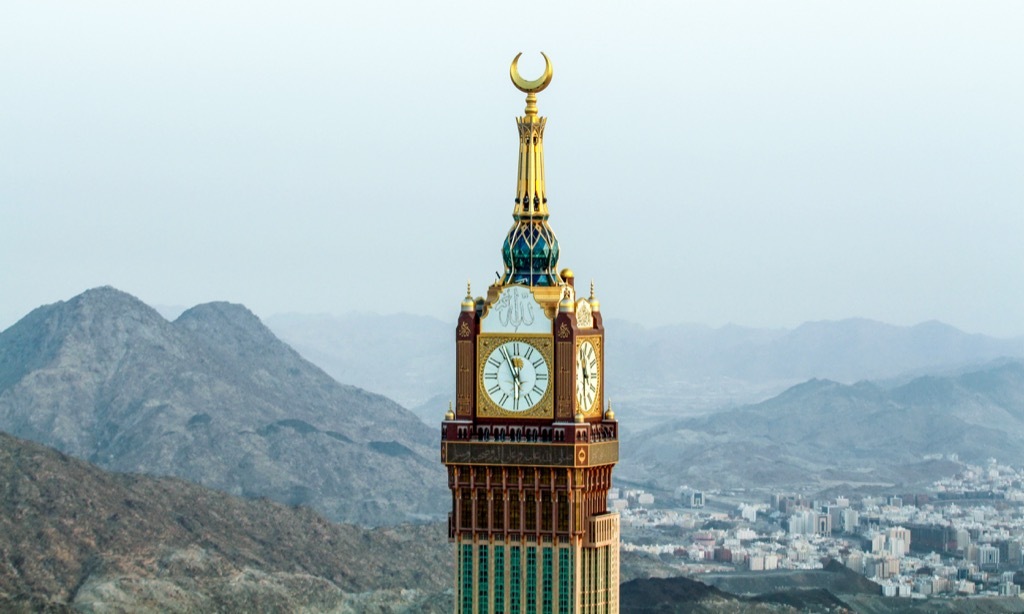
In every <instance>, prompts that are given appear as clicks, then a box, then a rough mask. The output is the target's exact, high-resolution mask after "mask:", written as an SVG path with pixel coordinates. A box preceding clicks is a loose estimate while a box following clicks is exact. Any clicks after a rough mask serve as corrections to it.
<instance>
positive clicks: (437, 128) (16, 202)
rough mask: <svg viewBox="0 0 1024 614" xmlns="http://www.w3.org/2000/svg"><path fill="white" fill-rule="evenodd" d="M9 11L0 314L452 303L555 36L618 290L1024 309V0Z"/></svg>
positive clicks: (603, 282)
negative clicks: (68, 303) (102, 300)
mask: <svg viewBox="0 0 1024 614" xmlns="http://www.w3.org/2000/svg"><path fill="white" fill-rule="evenodd" d="M0 21H2V23H0V74H2V75H3V77H4V79H3V82H4V87H3V88H2V89H0V109H3V113H0V135H2V137H0V141H2V142H3V145H2V146H0V211H2V213H3V216H2V217H3V223H2V224H0V263H3V266H0V287H2V288H3V294H2V296H3V300H2V301H0V329H3V328H6V327H8V326H10V325H11V324H13V323H14V322H15V321H16V320H17V319H18V318H20V317H21V316H23V315H24V314H25V313H27V312H28V311H29V310H31V309H33V308H34V307H36V306H38V305H40V304H43V303H51V302H54V301H58V300H64V299H67V298H69V297H71V296H73V295H75V294H77V293H79V292H81V291H82V290H84V289H85V288H88V287H93V286H99V285H106V284H110V285H113V286H116V287H118V288H120V289H122V290H125V291H127V292H130V293H132V294H134V295H136V296H139V297H140V298H142V299H143V300H145V301H146V302H148V303H150V304H158V305H161V304H162V305H193V304H196V303H199V302H203V301H210V300H229V301H232V302H238V303H244V304H245V305H247V306H248V307H250V308H251V309H253V310H254V311H255V312H256V313H258V314H259V315H261V316H264V317H266V316H269V315H272V314H274V313H281V312H305V313H309V312H330V313H343V312H347V311H351V310H363V311H378V312H384V313H387V312H403V311H404V312H411V313H421V314H427V315H432V316H436V317H441V318H446V319H450V318H453V317H454V316H455V314H456V312H457V310H458V302H459V300H460V299H461V297H462V295H463V293H464V288H465V283H466V280H467V278H468V279H470V280H471V282H472V284H473V289H474V293H475V294H481V293H482V292H483V290H484V288H485V286H486V285H487V284H488V283H490V282H491V281H492V280H493V276H494V273H493V271H494V270H499V269H500V267H501V258H500V253H499V248H500V244H501V241H502V239H503V238H504V233H505V231H506V230H507V228H508V227H509V225H510V223H511V211H512V205H513V203H512V200H513V197H514V179H515V163H516V153H517V136H516V130H515V124H514V121H513V118H514V116H515V115H517V114H521V113H522V108H523V96H522V95H521V94H520V93H519V92H517V91H515V89H514V88H513V87H512V86H511V85H510V83H509V79H508V74H507V71H506V67H507V66H508V63H509V61H511V59H512V57H513V56H514V55H515V54H516V53H518V52H520V51H522V52H524V55H523V58H522V60H521V62H520V68H521V70H522V73H523V74H524V75H526V76H528V77H531V76H534V75H538V74H539V73H540V71H541V69H542V66H543V64H542V59H541V56H540V54H539V52H540V51H544V52H546V53H547V54H548V56H549V57H550V58H551V60H552V62H553V64H554V80H553V83H552V85H551V87H549V88H548V89H547V90H546V91H545V92H543V94H541V95H540V96H539V109H540V113H541V115H544V116H547V117H549V118H550V120H549V123H548V127H547V131H546V133H545V140H546V141H547V142H546V148H545V149H546V163H547V172H548V178H549V181H548V188H549V191H548V195H549V198H550V203H549V205H550V208H551V211H552V217H551V225H552V227H553V228H554V230H555V231H556V232H557V233H558V236H559V240H560V244H561V249H562V254H563V258H562V260H561V262H560V265H561V266H568V267H572V268H573V269H574V270H575V271H576V273H577V275H578V276H579V278H580V279H581V280H582V281H583V282H584V283H586V282H588V281H589V280H590V278H591V277H593V276H594V275H595V274H597V277H596V279H595V281H596V283H597V292H598V296H599V297H600V299H601V302H602V305H603V306H604V309H605V311H606V314H607V315H609V316H614V317H621V318H626V319H631V320H635V321H643V322H647V323H651V324H663V323H670V322H698V323H704V324H709V325H714V326H719V325H723V324H725V323H729V322H734V323H737V324H742V325H751V326H770V327H780V326H794V325H796V324H799V323H800V322H803V321H806V320H819V319H839V318H846V317H854V316H858V317H867V318H872V319H877V320H881V321H885V322H890V323H894V324H914V323H917V322H921V321H925V320H930V319H938V320H942V321H944V322H947V323H949V324H952V325H954V326H957V327H959V328H962V329H964V330H966V331H968V332H979V333H986V334H991V335H998V336H1008V335H1021V334H1024V320H1022V319H1021V317H1020V313H1021V307H1022V306H1024V282H1022V280H1024V247H1022V244H1021V241H1020V237H1021V236H1024V207H1022V206H1021V204H1022V203H1024V180H1022V173H1021V169H1022V168H1024V116H1022V114H1021V112H1020V109H1022V108H1024V82H1022V80H1021V79H1020V75H1021V68H1022V60H1021V58H1024V37H1021V36H1020V33H1021V32H1022V31H1024V5H1022V4H1020V3H1015V2H945V3H933V2H901V3H898V4H897V3H887V2H860V3H856V4H845V5H835V4H831V3H830V4H822V3H813V2H779V3H771V4H770V5H765V4H762V3H753V2H725V3H713V4H711V3H708V4H695V3H678V4H671V5H669V4H661V3H640V4H638V5H636V4H630V5H629V6H628V8H627V7H626V6H625V5H618V4H614V3H593V2H589V3H558V4H551V3H532V2H523V3H516V4H514V5H507V6H504V7H502V8H492V7H484V6H481V5H478V4H473V3H443V4H439V3H428V4H423V3H413V2H384V3H362V4H358V5H355V4H335V3H326V2H300V3H288V4H287V5H284V4H275V3H264V2H259V3H214V4H209V3H198V2H189V3H146V4H124V3H112V2H99V3H89V4H88V5H81V4H71V3H59V2H42V3H39V2H32V3H29V2H17V3H14V4H11V5H9V6H7V7H5V11H4V18H3V19H2V20H0ZM496 110H497V111H496ZM460 263H464V266H460ZM487 263H490V264H487ZM488 266H489V267H491V268H481V267H488Z"/></svg>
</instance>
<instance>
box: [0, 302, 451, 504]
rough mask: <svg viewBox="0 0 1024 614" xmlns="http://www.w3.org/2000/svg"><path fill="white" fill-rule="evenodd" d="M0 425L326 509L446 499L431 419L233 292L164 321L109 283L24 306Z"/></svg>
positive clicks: (4, 344) (104, 460) (236, 490)
mask: <svg viewBox="0 0 1024 614" xmlns="http://www.w3.org/2000/svg"><path fill="white" fill-rule="evenodd" d="M0 429H3V430H5V431H8V432H10V433H12V434H14V435H16V436H19V437H23V438H27V439H31V440H34V441H38V442H41V443H44V444H46V445H50V446H53V447H55V448H57V449H59V450H61V451H64V452H66V453H69V454H72V455H74V456H77V457H79V458H83V459H88V460H91V461H93V462H95V463H97V464H99V465H100V466H101V467H104V468H106V469H111V470H115V471H127V472H138V473H148V474H154V475H173V476H178V477H182V478H184V479H188V480H191V481H194V482H197V483H199V484H203V485H206V486H210V487H213V488H217V489H220V490H224V491H226V492H229V493H233V494H238V495H244V496H250V497H255V496H266V497H270V498H273V499H276V500H278V501H282V502H285V503H290V504H303V505H309V506H311V507H314V508H315V509H317V510H319V511H321V512H322V513H324V514H326V515H327V516H329V517H330V518H333V519H336V520H346V521H353V522H362V523H367V524H379V523H382V522H383V523H387V522H396V521H401V520H406V519H410V518H428V517H433V518H437V517H440V516H441V515H443V513H444V511H445V510H446V504H447V488H446V481H445V476H444V472H443V470H442V467H441V465H440V463H439V462H438V461H437V458H436V455H437V451H436V435H435V432H434V430H433V429H430V428H429V427H427V426H425V425H424V424H423V423H422V422H421V421H419V420H418V419H416V417H415V416H414V415H412V414H411V413H409V412H408V411H407V410H405V409H404V408H402V407H400V406H399V405H397V404H396V403H394V402H393V401H390V400H389V399H387V398H385V397H382V396H380V395H376V394H372V393H369V392H366V391H364V390H361V389H359V388H355V387H353V386H346V385H343V384H339V383H338V382H336V381H334V380H333V379H331V378H330V377H329V376H328V375H327V374H325V373H323V371H321V370H320V369H319V368H317V367H315V366H314V365H312V364H311V363H309V362H308V361H306V360H305V359H303V358H302V357H301V356H299V355H298V354H297V353H296V352H295V351H293V350H292V349H291V348H290V347H288V346H287V345H285V344H284V343H283V342H281V341H280V340H278V339H277V338H276V337H275V336H274V335H273V334H272V333H271V332H270V331H269V330H268V329H267V328H266V327H264V326H263V325H262V323H261V322H260V321H259V319H258V318H256V316H254V315H253V314H252V313H251V312H249V311H248V310H247V309H245V308H244V307H242V306H240V305H232V304H229V303H210V304H206V305H199V306H197V307H194V308H192V309H190V310H188V311H186V312H185V313H183V314H182V315H181V316H180V317H179V318H178V319H177V320H175V321H174V322H173V323H172V322H168V321H167V320H165V319H164V318H163V317H161V316H160V315H159V314H158V313H157V312H156V311H154V310H153V309H151V308H149V307H148V306H146V305H145V304H144V303H142V302H141V301H139V300H138V299H136V298H134V297H132V296H130V295H128V294H125V293H123V292H120V291H118V290H115V289H113V288H109V287H107V288H96V289H93V290H89V291H87V292H85V293H83V294H81V295H78V296H76V297H74V298H72V299H71V300H69V301H66V302H61V303H55V304H53V305H46V306H43V307H40V308H38V309H36V310H34V311H33V312H31V313H30V314H28V315H27V316H26V317H25V318H23V319H22V320H21V321H19V322H18V323H16V324H15V325H14V326H12V327H10V328H8V329H7V330H5V331H4V332H3V333H0Z"/></svg>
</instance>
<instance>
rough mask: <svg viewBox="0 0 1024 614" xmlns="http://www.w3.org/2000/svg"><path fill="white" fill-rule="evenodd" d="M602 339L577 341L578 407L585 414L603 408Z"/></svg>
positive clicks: (585, 338)
mask: <svg viewBox="0 0 1024 614" xmlns="http://www.w3.org/2000/svg"><path fill="white" fill-rule="evenodd" d="M602 366H603V365H602V361H601V339H600V338H599V337H594V338H588V337H583V338H580V339H577V341H576V408H577V411H579V412H581V413H583V414H584V415H587V414H590V413H593V412H594V411H595V410H600V409H601V372H602V370H603V369H602Z"/></svg>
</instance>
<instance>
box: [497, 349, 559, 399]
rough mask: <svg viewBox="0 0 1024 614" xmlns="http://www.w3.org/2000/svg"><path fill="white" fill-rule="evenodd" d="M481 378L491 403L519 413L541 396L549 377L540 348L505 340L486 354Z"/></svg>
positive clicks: (545, 389)
mask: <svg viewBox="0 0 1024 614" xmlns="http://www.w3.org/2000/svg"><path fill="white" fill-rule="evenodd" d="M482 378H483V380H482V381H483V382H486V384H484V385H483V387H482V389H483V390H485V391H486V392H487V396H488V397H489V398H490V399H491V401H493V402H494V403H495V405H497V406H498V407H500V408H501V409H504V410H505V411H511V412H521V411H526V410H528V409H531V408H533V407H534V406H536V405H537V403H539V402H540V401H541V400H542V399H543V398H544V394H545V393H546V392H547V389H548V383H549V381H550V379H551V376H550V373H549V368H548V363H547V361H546V360H545V359H544V357H543V356H542V355H541V352H540V350H538V349H537V348H535V347H534V346H533V345H531V344H530V343H528V342H526V341H508V342H505V343H503V344H501V345H499V346H498V347H496V348H495V349H494V350H492V351H491V353H490V354H489V355H488V356H487V359H486V360H485V361H484V365H483V373H482Z"/></svg>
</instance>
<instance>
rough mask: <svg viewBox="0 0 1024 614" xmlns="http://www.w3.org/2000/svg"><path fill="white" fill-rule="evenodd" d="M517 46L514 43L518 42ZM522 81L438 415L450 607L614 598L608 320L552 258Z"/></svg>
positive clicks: (554, 244) (567, 607) (540, 149)
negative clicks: (509, 202)
mask: <svg viewBox="0 0 1024 614" xmlns="http://www.w3.org/2000/svg"><path fill="white" fill-rule="evenodd" d="M520 55H521V54H520ZM518 61H519V56H518V55H517V56H516V58H515V59H514V60H513V61H512V67H511V70H510V73H511V77H512V82H513V83H514V84H515V86H516V87H517V88H518V89H519V90H521V91H523V92H524V93H526V110H525V113H524V115H523V116H521V117H518V118H516V124H517V125H518V128H519V172H518V177H517V180H516V194H515V206H514V208H513V211H512V219H513V222H512V227H511V228H510V229H509V231H508V233H507V234H506V235H505V240H504V243H503V245H502V248H501V255H502V260H503V261H504V273H503V274H502V275H500V276H499V278H498V279H497V280H496V281H495V282H494V283H493V284H492V285H491V286H490V287H489V288H488V289H487V295H486V297H479V298H473V296H472V294H471V293H470V292H469V290H468V289H467V294H466V298H465V299H464V300H463V302H462V311H461V313H460V314H459V320H458V324H457V325H456V330H455V345H456V367H455V368H456V374H455V380H456V393H455V406H454V407H453V408H450V409H449V410H448V413H447V414H446V415H445V420H444V423H443V424H442V427H441V461H442V462H443V463H444V464H445V466H446V467H447V469H448V486H449V488H450V489H451V492H452V511H451V513H450V514H449V517H448V534H449V538H450V540H451V541H452V542H454V543H455V560H456V576H455V611H456V612H465V613H470V612H478V613H489V614H490V613H494V614H505V613H508V614H512V613H521V614H532V613H533V612H545V613H565V612H580V613H591V612H594V613H597V612H601V613H604V612H618V602H619V577H618V576H619V516H618V514H617V513H613V512H609V511H608V507H607V499H608V490H609V488H611V480H612V467H613V466H614V465H615V463H616V462H617V461H618V456H619V443H618V422H617V421H616V420H615V415H614V413H613V412H612V411H611V408H610V406H608V409H607V411H605V409H604V407H605V399H604V364H605V362H604V350H605V346H604V325H603V323H602V320H601V309H600V304H599V302H598V300H597V299H596V298H595V296H594V287H593V284H591V285H590V289H589V296H587V297H582V296H579V295H577V288H576V284H575V276H574V274H573V272H572V271H571V270H569V269H561V270H558V268H557V266H558V257H559V251H558V239H557V238H556V237H555V233H554V231H553V230H552V229H551V226H550V225H549V224H548V219H549V216H550V214H549V210H548V198H547V191H546V186H545V177H544V127H545V124H546V121H547V120H546V118H543V117H540V116H538V115H537V94H538V93H539V92H541V91H542V90H543V89H544V88H546V87H547V86H548V84H550V83H551V76H552V71H551V62H550V61H549V60H548V58H547V56H546V55H545V56H544V62H545V69H544V74H543V75H542V76H541V77H540V78H538V79H536V80H533V81H527V80H525V79H524V78H523V77H522V76H521V75H520V74H519V70H518V67H517V64H518Z"/></svg>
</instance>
